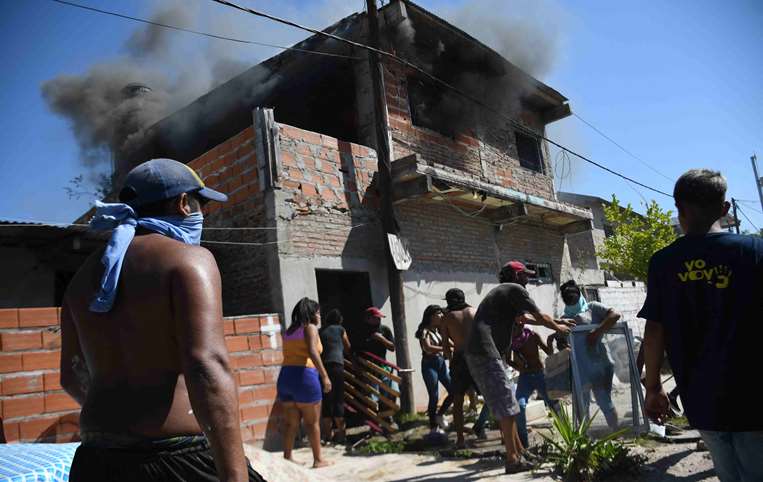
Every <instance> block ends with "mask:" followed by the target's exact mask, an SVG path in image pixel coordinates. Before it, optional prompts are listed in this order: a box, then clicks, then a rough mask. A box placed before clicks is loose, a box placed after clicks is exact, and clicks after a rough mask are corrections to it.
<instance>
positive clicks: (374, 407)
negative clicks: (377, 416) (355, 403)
mask: <svg viewBox="0 0 763 482" xmlns="http://www.w3.org/2000/svg"><path fill="white" fill-rule="evenodd" d="M344 390H345V392H344V393H345V395H347V394H348V393H350V394H352V396H353V397H355V398H357V399H358V400H360V401H361V402H363V403H365V404H366V406H368V408H370V409H371V410H373V411H374V412H377V413H378V412H379V404H378V403H376V402H374V401H373V400H371V399H370V398H368V397H367V396H366V395H364V394H363V393H361V392H360V390H357V389H355V387H353V386H352V385H351V384H350V383H349V382H347V381H346V380H345V382H344Z"/></svg>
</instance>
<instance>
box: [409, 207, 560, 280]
mask: <svg viewBox="0 0 763 482" xmlns="http://www.w3.org/2000/svg"><path fill="white" fill-rule="evenodd" d="M396 211H397V214H398V216H397V218H398V220H399V222H400V225H401V229H402V233H401V234H402V235H403V236H404V237H405V238H406V239H407V240H408V242H409V248H410V251H411V255H412V257H413V265H412V266H411V269H414V270H418V271H442V270H446V271H459V270H463V271H484V272H489V273H497V272H498V270H499V269H500V265H499V263H500V264H502V263H504V262H506V261H507V260H509V259H520V260H524V261H528V262H536V263H550V264H551V267H552V272H553V273H552V274H553V277H554V279H555V280H557V281H558V280H559V274H560V273H561V272H562V270H563V268H564V266H563V253H564V236H563V235H561V234H558V233H556V232H554V231H552V230H549V229H546V228H542V227H538V226H534V225H529V224H521V223H516V224H509V225H506V226H504V228H503V230H502V231H501V232H499V233H495V231H494V228H493V226H490V225H487V224H485V223H482V222H479V221H478V220H477V219H473V218H469V217H467V216H464V215H463V214H461V213H459V212H457V211H455V210H454V209H453V208H452V207H451V206H449V205H447V204H445V203H444V202H434V201H424V200H417V201H408V202H404V203H401V204H399V205H398V206H397V207H396ZM496 249H497V251H496Z"/></svg>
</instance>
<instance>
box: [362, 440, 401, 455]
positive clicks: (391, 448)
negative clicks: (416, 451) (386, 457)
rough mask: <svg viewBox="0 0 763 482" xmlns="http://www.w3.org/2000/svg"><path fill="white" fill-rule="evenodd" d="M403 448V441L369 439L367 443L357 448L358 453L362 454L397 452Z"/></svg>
mask: <svg viewBox="0 0 763 482" xmlns="http://www.w3.org/2000/svg"><path fill="white" fill-rule="evenodd" d="M404 449H405V444H404V443H403V442H393V441H391V440H370V441H369V442H368V443H367V444H365V445H363V446H362V447H360V448H359V449H358V453H360V454H363V455H380V454H399V453H400V452H402V451H403V450H404Z"/></svg>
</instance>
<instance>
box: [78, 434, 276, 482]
mask: <svg viewBox="0 0 763 482" xmlns="http://www.w3.org/2000/svg"><path fill="white" fill-rule="evenodd" d="M104 442H107V440H106V439H103V438H101V440H100V441H98V440H94V441H90V442H88V441H83V442H82V445H80V446H79V447H77V451H76V452H75V453H74V460H73V461H72V466H71V470H70V471H69V480H70V481H71V482H91V481H99V482H110V481H119V482H122V481H124V482H132V481H137V480H140V481H176V480H177V481H199V482H201V481H204V482H206V481H209V482H212V481H217V480H220V479H219V478H218V477H217V470H216V469H215V461H214V459H213V458H212V450H211V449H210V448H209V442H207V439H206V438H205V437H204V436H192V437H173V438H171V439H162V440H146V441H143V442H140V443H133V444H132V445H130V446H119V447H117V446H115V445H119V444H112V443H104ZM248 470H249V480H250V481H264V480H265V479H263V478H262V476H260V474H258V473H257V472H255V471H254V469H253V468H252V467H251V466H248Z"/></svg>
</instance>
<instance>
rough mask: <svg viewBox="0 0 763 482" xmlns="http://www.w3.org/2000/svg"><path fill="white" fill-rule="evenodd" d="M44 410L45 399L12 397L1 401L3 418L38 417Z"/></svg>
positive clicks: (34, 396) (35, 396)
mask: <svg viewBox="0 0 763 482" xmlns="http://www.w3.org/2000/svg"><path fill="white" fill-rule="evenodd" d="M43 410H45V397H43V396H42V395H33V396H31V397H14V398H6V399H5V400H3V418H14V417H27V416H29V415H38V414H41V413H42V412H43Z"/></svg>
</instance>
